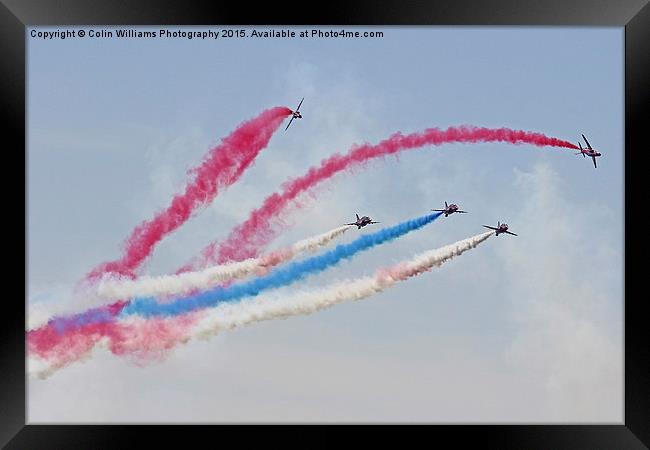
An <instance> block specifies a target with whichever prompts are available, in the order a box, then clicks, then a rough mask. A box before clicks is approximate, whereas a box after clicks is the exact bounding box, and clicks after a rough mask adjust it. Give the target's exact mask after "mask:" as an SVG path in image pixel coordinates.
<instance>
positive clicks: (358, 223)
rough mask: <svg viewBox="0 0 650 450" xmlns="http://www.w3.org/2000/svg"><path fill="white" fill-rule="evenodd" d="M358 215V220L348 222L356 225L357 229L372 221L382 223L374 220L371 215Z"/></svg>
mask: <svg viewBox="0 0 650 450" xmlns="http://www.w3.org/2000/svg"><path fill="white" fill-rule="evenodd" d="M356 216H357V221H356V222H352V223H346V225H356V226H357V230H359V229H361V228H362V227H365V226H366V225H370V224H371V223H380V222H374V221H373V220H372V219H371V218H370V217H368V216H363V217H359V214H357V215H356Z"/></svg>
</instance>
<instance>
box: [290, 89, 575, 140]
mask: <svg viewBox="0 0 650 450" xmlns="http://www.w3.org/2000/svg"><path fill="white" fill-rule="evenodd" d="M304 99H305V97H303V98H302V100H304ZM302 100H300V103H298V107H297V108H296V111H299V110H300V105H302ZM585 140H586V139H585Z"/></svg>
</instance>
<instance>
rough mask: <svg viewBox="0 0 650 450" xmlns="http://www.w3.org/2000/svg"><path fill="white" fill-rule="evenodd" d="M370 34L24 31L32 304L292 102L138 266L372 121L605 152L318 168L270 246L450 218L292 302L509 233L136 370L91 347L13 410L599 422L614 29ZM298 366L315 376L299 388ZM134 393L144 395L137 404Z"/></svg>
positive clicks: (197, 243) (614, 242)
mask: <svg viewBox="0 0 650 450" xmlns="http://www.w3.org/2000/svg"><path fill="white" fill-rule="evenodd" d="M79 28H85V29H86V30H87V29H88V28H87V27H76V28H75V29H77V30H78V29H79ZM94 28H98V27H94ZM214 28H215V29H220V28H221V27H214ZM259 28H264V27H258V29H259ZM302 28H303V27H298V29H302ZM338 28H340V27H337V29H338ZM42 29H43V30H44V29H50V28H42ZM140 29H144V28H140ZM153 29H158V28H156V27H154V28H153ZM198 29H201V28H198ZM264 29H268V28H264ZM350 29H352V28H350ZM381 31H383V32H384V37H383V38H374V39H370V38H368V39H358V40H342V39H298V38H296V39H293V40H291V39H265V40H264V39H243V40H238V39H230V40H224V39H218V40H216V41H215V40H196V39H192V40H186V39H177V40H174V39H158V38H154V39H150V40H149V39H117V38H113V39H92V38H87V37H86V38H83V39H65V40H60V39H54V40H51V41H43V40H39V39H37V38H31V37H29V36H28V37H27V43H28V105H27V106H28V256H29V290H30V306H31V305H32V304H36V303H41V302H49V303H56V302H65V295H64V294H60V292H61V291H63V292H65V290H66V289H67V288H69V287H70V286H72V285H73V284H74V283H75V282H76V281H77V280H79V279H80V278H81V277H83V275H84V273H85V272H86V271H87V270H89V269H90V268H91V267H93V266H94V265H95V264H97V263H99V262H101V261H104V260H107V259H111V258H115V257H117V256H118V255H119V248H120V244H121V242H122V241H123V239H124V238H125V237H126V236H127V235H128V233H129V232H130V231H131V230H132V228H133V227H134V226H135V225H137V224H138V223H139V222H140V221H142V220H144V219H148V218H150V217H151V216H152V214H153V213H154V212H155V211H156V210H158V209H160V208H163V207H165V206H167V202H168V200H169V198H170V197H171V196H172V195H173V194H174V193H175V192H178V191H179V190H180V189H181V188H182V186H183V184H184V182H185V180H186V176H185V172H186V170H187V169H189V168H191V167H193V166H195V165H196V164H197V163H198V162H199V161H200V159H201V157H202V155H204V154H205V153H206V151H207V150H208V148H209V147H210V146H211V145H212V144H214V143H216V142H218V140H219V139H220V138H221V137H223V136H225V135H226V134H228V133H229V132H230V131H232V130H233V129H234V127H236V125H237V124H238V123H239V122H241V121H242V120H245V119H247V118H250V117H252V116H254V115H256V114H257V113H258V112H259V111H261V110H262V109H264V108H267V107H270V106H275V105H286V106H289V107H291V108H293V107H295V104H296V103H297V102H298V101H299V99H300V98H301V97H303V96H304V97H305V102H304V104H303V106H302V108H301V110H302V111H303V116H304V119H303V120H301V121H298V122H296V123H294V124H293V125H292V126H291V128H290V129H289V131H288V132H286V133H285V132H284V131H283V130H281V131H279V132H278V133H277V135H276V136H274V137H273V139H272V140H271V142H270V145H269V147H268V148H267V149H265V150H264V151H263V152H262V153H261V154H260V156H259V157H258V159H257V160H256V163H255V165H254V166H253V167H252V168H251V169H250V170H248V171H247V172H246V173H245V174H244V176H243V177H242V179H241V180H240V182H239V183H238V184H236V185H235V186H233V187H232V188H230V189H229V190H228V191H227V192H226V193H224V195H222V196H219V197H218V198H217V199H216V200H215V201H214V202H213V204H211V205H210V206H209V207H208V208H206V209H205V210H204V211H202V212H201V213H200V214H199V215H198V216H196V217H195V218H193V219H191V220H190V221H189V222H188V223H187V224H186V225H185V226H184V227H183V228H181V229H180V230H178V231H177V232H176V233H174V234H173V235H171V236H169V237H168V238H167V239H165V240H164V241H163V242H162V243H161V244H160V245H159V247H158V248H157V249H156V252H155V253H154V256H153V258H152V259H151V261H150V262H149V264H148V265H147V266H146V271H148V272H151V273H167V272H170V271H172V270H174V269H176V268H178V267H179V266H180V265H181V264H183V263H184V262H186V261H187V260H188V259H189V258H190V257H192V256H193V255H195V254H196V252H198V251H199V250H200V249H201V248H202V247H203V246H204V245H205V244H207V243H208V242H210V241H212V240H213V239H216V238H221V237H224V236H226V235H227V233H228V232H229V230H230V229H231V227H232V226H233V225H235V224H236V223H239V222H240V221H241V220H243V219H244V218H245V217H246V215H247V213H248V211H249V210H250V209H252V208H253V207H256V206H258V205H259V204H260V203H261V201H262V200H263V198H264V197H265V196H266V195H267V194H268V193H270V192H273V191H274V190H276V189H278V187H279V186H280V184H281V183H282V182H283V181H284V180H285V179H287V178H288V177H294V176H299V175H301V174H303V173H304V172H305V170H306V169H307V168H308V167H309V166H311V165H313V164H316V163H318V162H319V161H320V160H321V159H323V158H324V157H327V156H329V155H330V154H332V153H333V152H335V151H340V152H344V151H347V149H348V148H349V147H350V146H351V145H352V144H354V143H360V142H364V141H367V142H377V141H378V140H380V139H382V138H384V137H387V136H388V135H390V134H391V133H393V132H395V131H402V132H413V131H418V130H422V129H424V128H427V127H434V126H438V127H446V126H449V125H460V124H473V125H480V126H488V127H501V126H506V127H510V128H520V129H526V130H531V131H540V132H543V133H546V134H549V135H552V136H555V137H559V138H562V139H567V140H570V141H572V142H577V140H578V138H579V137H580V133H584V134H586V135H587V137H588V138H589V140H590V142H591V144H592V145H593V146H594V147H595V148H598V149H600V150H602V151H603V153H604V156H603V157H602V158H599V161H598V163H599V167H598V169H597V170H594V168H593V166H592V164H591V162H590V161H589V160H586V159H583V158H581V157H577V156H574V155H573V154H572V152H571V151H568V150H556V149H539V148H534V147H530V146H521V147H514V146H507V145H500V144H480V145H447V146H443V147H430V148H424V149H422V150H418V151H413V152H406V153H403V154H402V155H400V156H399V160H398V161H396V160H395V158H389V159H387V160H385V161H383V162H382V161H376V162H373V163H371V164H370V165H369V166H368V167H367V168H366V169H363V170H359V171H357V172H356V173H355V174H354V175H353V176H351V175H343V176H338V177H337V178H336V180H335V182H333V183H328V184H326V185H324V186H323V188H320V189H318V190H317V196H318V200H317V201H315V202H314V201H311V202H310V203H309V205H310V206H309V207H308V208H306V209H305V210H303V211H302V212H299V213H296V214H292V215H291V216H290V219H291V220H290V221H291V222H292V223H293V226H292V227H290V228H288V229H287V231H286V232H284V233H283V234H282V235H281V236H280V238H279V239H278V240H277V241H276V242H274V244H273V245H272V247H273V248H275V247H277V246H280V245H282V244H286V243H290V242H293V241H295V240H298V239H302V238H304V237H307V236H309V235H312V234H315V233H319V232H322V231H325V230H327V229H330V228H333V227H335V226H338V225H340V224H341V223H344V222H348V221H350V219H352V218H353V217H354V213H355V212H358V213H360V214H368V215H371V216H372V217H373V218H375V219H376V220H380V221H382V222H383V223H386V224H392V223H396V222H398V221H401V220H403V219H406V218H409V217H413V216H416V215H420V214H423V213H425V212H426V211H427V210H428V209H431V208H438V207H440V206H441V205H442V204H443V202H444V201H445V200H447V201H453V202H456V203H459V204H460V205H461V207H463V209H466V210H468V211H471V214H467V215H464V216H451V217H449V218H447V219H444V218H443V219H441V220H439V221H437V222H436V223H434V224H432V225H431V226H429V227H427V228H426V229H424V230H422V231H419V232H417V233H414V234H412V235H409V236H407V237H405V238H403V239H400V240H399V241H396V242H394V243H391V244H388V245H386V246H384V247H382V248H378V249H375V250H372V251H370V252H367V253H365V254H363V255H361V256H359V257H358V258H355V260H353V261H351V262H346V263H343V264H341V265H340V266H339V267H337V268H336V269H334V270H331V271H328V272H326V273H324V274H322V275H319V276H317V277H313V278H310V279H309V280H308V281H307V282H305V283H302V284H301V286H299V287H300V288H305V287H308V286H322V285H324V284H326V283H329V282H332V281H335V280H340V279H342V278H351V277H356V276H361V275H364V274H369V273H372V272H374V270H375V268H377V267H380V266H385V265H388V264H391V263H393V262H395V261H397V260H400V259H404V258H408V257H410V256H411V255H413V254H414V253H417V252H420V251H424V250H427V249H430V248H435V247H437V246H440V245H443V244H446V243H449V242H452V241H454V240H458V239H462V238H465V237H468V236H470V235H472V234H476V233H478V232H480V229H481V227H480V225H482V224H490V223H496V221H497V220H501V221H506V222H508V223H509V224H510V226H511V228H512V230H513V231H514V232H516V233H518V234H519V237H518V238H512V239H510V238H509V237H503V236H499V238H498V239H491V240H489V241H488V242H486V243H485V244H484V245H482V246H481V247H479V248H478V249H476V250H474V251H472V252H470V253H468V254H467V255H464V256H463V257H461V258H459V259H458V260H455V261H453V262H452V263H450V264H449V265H446V266H444V267H443V268H442V269H439V270H434V271H433V272H432V273H430V274H426V275H424V276H422V277H420V278H418V279H414V280H411V281H409V282H407V283H403V284H402V285H399V286H396V287H395V288H393V289H392V290H390V291H388V292H386V293H384V294H381V295H378V296H376V297H374V298H372V299H370V300H368V301H365V302H360V303H356V304H350V305H341V306H339V307H336V308H334V309H332V310H328V311H324V312H321V313H318V314H315V315H312V316H308V317H303V318H292V319H290V320H286V321H276V322H269V323H265V324H260V325H256V326H253V327H250V328H246V329H243V330H237V331H234V332H231V333H227V334H224V335H220V336H217V337H215V338H213V339H212V340H211V341H209V342H207V343H205V342H198V343H196V342H195V343H190V344H188V345H187V346H184V347H183V348H181V349H179V350H178V351H176V352H174V353H173V354H172V355H170V357H169V358H168V359H167V360H166V361H165V362H162V363H159V364H154V365H152V366H148V367H144V368H141V367H137V366H134V365H133V364H130V363H128V362H126V361H123V360H121V359H119V358H116V357H114V356H112V355H106V354H105V353H106V352H105V351H103V350H101V351H98V353H97V355H98V356H96V357H95V358H94V359H92V360H90V361H88V362H85V363H83V364H77V365H74V366H71V367H69V368H67V369H64V370H62V371H61V372H60V373H58V374H56V375H55V376H53V377H52V378H50V379H48V380H46V381H30V385H29V387H30V398H29V401H30V403H29V404H30V408H29V415H30V420H34V421H52V420H63V421H66V420H70V421H95V422H97V421H113V422H114V421H160V420H163V421H164V420H167V421H197V420H201V421H206V422H209V421H211V420H221V421H224V420H300V419H302V420H356V421H363V420H417V421H483V422H485V421H487V422H490V421H511V422H512V421H520V420H523V421H560V422H562V421H571V422H581V421H582V422H584V421H601V422H602V421H609V422H612V421H621V420H622V405H623V403H622V402H623V400H622V358H623V352H622V335H621V333H622V274H623V267H622V263H623V259H622V256H623V250H622V248H623V247H622V240H623V222H622V219H623V202H622V200H623V129H624V128H623V29H622V28H562V27H549V28H526V27H510V28H478V27H466V28H465V27H463V28H446V27H440V28H430V27H386V28H381ZM361 232H365V230H362V231H361ZM357 234H358V232H350V233H348V235H347V236H346V237H345V238H344V239H345V240H349V239H352V238H354V236H355V235H357ZM290 291H292V289H287V292H290ZM48 292H57V294H56V295H54V294H51V295H48ZM37 294H38V296H37ZM306 367H311V368H312V369H313V370H314V371H315V372H314V374H315V375H314V376H317V379H309V380H308V379H305V377H301V376H299V375H300V373H302V372H303V371H305V370H312V369H306ZM315 367H318V368H319V369H318V371H316V369H314V368H315ZM243 373H245V374H247V375H243ZM259 373H263V374H264V375H261V376H260V377H256V376H254V374H259ZM91 378H92V379H93V382H92V384H93V386H94V387H89V386H88V384H87V383H85V381H86V380H88V379H91ZM152 379H156V380H159V381H158V382H157V384H156V387H155V389H156V390H159V391H157V392H158V395H157V396H152V394H151V393H145V392H144V391H145V390H147V389H152V388H151V384H152V383H151V380H152ZM80 380H84V382H81V381H80ZM369 380H371V381H369ZM99 386H101V388H100V387H99ZM91 392H92V398H93V401H90V402H88V401H84V402H80V401H79V400H80V399H82V398H83V399H86V398H88V397H89V396H91V395H90V394H91ZM242 392H247V394H246V395H243V394H241V393H242ZM252 392H254V393H255V395H253V394H251V393H252ZM594 392H596V393H595V394H594ZM237 393H239V394H237ZM206 394H208V395H206ZM116 396H124V397H128V398H129V399H128V401H126V400H125V401H124V402H122V403H119V402H118V403H117V404H116V403H115V402H114V401H113V399H114V398H115V397H116ZM206 397H208V398H211V399H215V398H219V399H220V401H219V402H214V401H206ZM73 399H76V400H74V401H73ZM80 403H82V404H81V405H80ZM161 403H166V404H168V405H170V406H168V407H166V408H162V409H161V408H159V404H161Z"/></svg>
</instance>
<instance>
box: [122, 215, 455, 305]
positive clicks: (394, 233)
mask: <svg viewBox="0 0 650 450" xmlns="http://www.w3.org/2000/svg"><path fill="white" fill-rule="evenodd" d="M441 215H442V213H439V212H437V213H433V214H428V215H426V216H422V217H418V218H417V219H412V220H407V221H406V222H402V223H400V224H398V225H395V226H392V227H387V228H383V229H381V230H379V231H376V232H374V233H370V234H365V235H363V236H361V237H359V238H357V239H356V240H354V241H352V242H350V243H348V244H340V245H338V246H336V248H334V249H333V250H330V251H328V252H325V253H323V254H321V255H316V256H312V257H311V258H308V259H305V260H303V261H296V262H292V263H289V264H287V265H286V266H283V267H280V268H278V269H275V270H273V271H271V272H270V273H269V274H268V275H264V276H261V277H258V278H254V279H252V280H251V281H248V282H245V283H239V284H233V285H230V286H227V287H222V286H219V287H216V288H214V289H210V290H208V291H205V292H201V293H198V294H196V295H191V296H187V297H182V298H178V299H175V300H172V301H169V302H158V301H156V299H155V298H152V297H148V298H136V299H134V300H133V301H132V302H131V303H130V304H128V305H127V306H125V307H124V308H123V309H122V311H121V312H120V315H121V316H127V315H134V314H137V315H140V316H143V317H154V316H177V315H179V314H184V313H187V312H191V311H196V310H200V309H205V308H208V307H212V306H215V305H217V304H218V303H221V302H231V301H234V300H239V299H241V298H243V297H249V296H255V295H258V294H259V293H261V292H263V291H265V290H267V289H273V288H278V287H281V286H287V285H289V284H292V283H295V282H296V281H299V280H301V279H303V278H305V277H306V276H308V275H311V274H315V273H319V272H322V271H324V270H325V269H328V268H330V267H332V266H334V265H336V264H338V263H339V262H340V261H342V260H344V259H348V258H351V257H353V256H355V255H356V254H357V253H359V252H361V251H364V250H368V249H370V248H372V247H374V246H377V245H381V244H383V243H385V242H389V241H392V240H394V239H396V238H398V237H401V236H403V235H405V234H407V233H409V232H411V231H414V230H418V229H420V228H422V227H424V226H425V225H428V224H429V223H431V222H433V221H434V220H436V219H437V218H438V217H440V216H441Z"/></svg>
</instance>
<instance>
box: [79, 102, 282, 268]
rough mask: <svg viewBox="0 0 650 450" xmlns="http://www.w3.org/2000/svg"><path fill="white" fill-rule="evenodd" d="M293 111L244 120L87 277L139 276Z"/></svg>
mask: <svg viewBox="0 0 650 450" xmlns="http://www.w3.org/2000/svg"><path fill="white" fill-rule="evenodd" d="M290 114H291V110H290V109H289V108H286V107H283V106H282V107H275V108H271V109H267V110H265V111H263V112H262V113H261V114H260V115H259V116H257V117H255V118H253V119H251V120H248V121H246V122H244V123H242V124H241V125H240V126H239V127H238V128H237V129H236V130H235V131H233V132H232V133H231V134H230V135H229V136H227V137H225V138H224V139H223V140H222V141H221V143H220V144H219V145H217V146H216V147H214V148H213V149H211V150H210V152H209V153H208V154H207V155H206V156H205V158H204V159H203V162H202V163H201V165H199V166H198V167H195V168H193V169H191V170H190V171H189V172H188V173H189V174H192V175H193V176H194V178H193V179H192V180H191V181H190V182H189V183H188V184H187V185H186V186H185V190H184V192H183V193H181V194H177V195H176V196H174V198H173V199H172V201H171V203H170V205H169V206H168V207H167V208H166V209H164V210H162V211H160V212H158V213H157V214H156V215H155V216H154V218H153V219H150V220H147V221H145V222H142V223H141V224H140V225H138V226H137V227H136V228H135V229H134V230H133V231H132V232H131V235H130V236H129V237H128V238H127V240H126V242H125V248H124V254H123V255H122V257H121V258H120V259H117V260H114V261H108V262H105V263H102V264H100V265H99V266H97V267H95V268H94V269H93V270H91V271H90V273H88V274H87V275H86V280H95V279H96V278H98V277H100V276H101V275H103V274H105V273H116V274H119V275H122V276H127V277H131V278H133V277H135V274H134V271H135V270H136V269H137V268H138V267H139V266H140V264H142V262H143V261H144V260H145V259H146V258H147V257H149V255H151V252H152V251H153V249H154V247H155V245H156V244H157V243H158V242H159V241H160V240H161V239H163V238H164V237H165V236H166V235H167V234H169V233H171V232H172V231H174V230H176V229H177V228H178V227H180V226H181V225H182V224H183V223H185V221H187V219H189V218H190V216H191V215H192V213H194V211H195V210H196V209H197V208H199V207H201V206H203V205H205V204H208V203H210V202H211V201H212V200H213V199H214V197H215V196H216V195H217V194H218V193H219V190H220V189H223V188H226V187H228V186H230V185H231V184H233V183H234V182H235V181H237V180H238V179H239V177H240V176H241V175H242V173H243V172H244V171H245V170H246V169H247V168H248V167H249V166H250V165H251V164H252V163H253V161H254V160H255V158H256V157H257V155H258V154H259V152H260V151H261V150H262V149H264V148H265V147H266V146H267V145H268V143H269V140H270V139H271V137H272V136H273V133H274V132H275V131H276V130H277V129H278V127H279V126H280V124H281V123H282V121H283V120H284V119H285V118H286V117H287V116H288V115H290Z"/></svg>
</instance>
